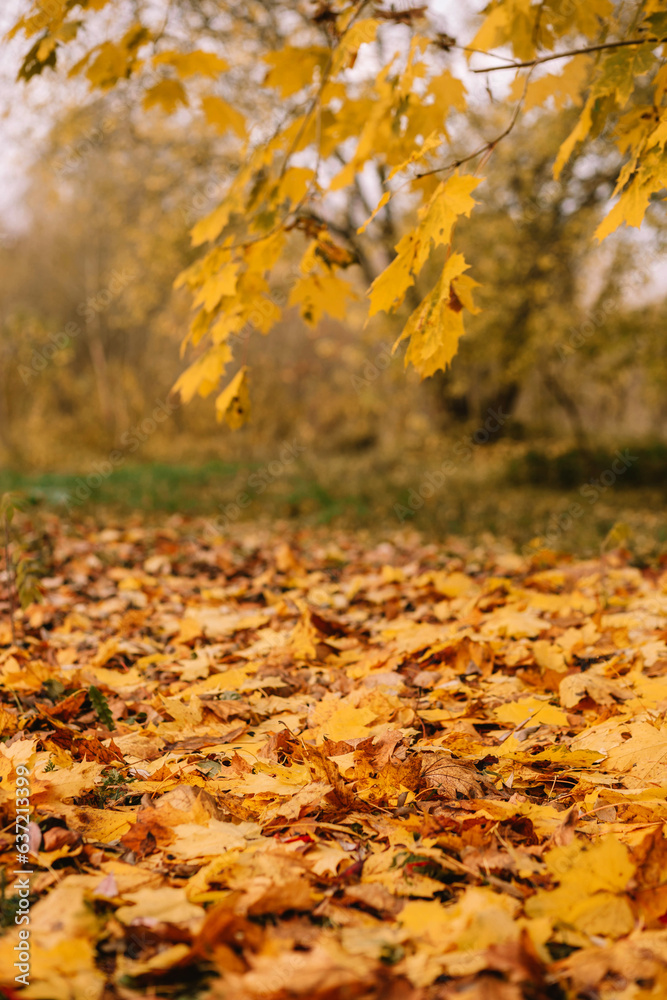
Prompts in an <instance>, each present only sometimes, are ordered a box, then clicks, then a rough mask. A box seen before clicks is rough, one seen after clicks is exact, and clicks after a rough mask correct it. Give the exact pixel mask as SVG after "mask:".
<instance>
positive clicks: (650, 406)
mask: <svg viewBox="0 0 667 1000" xmlns="http://www.w3.org/2000/svg"><path fill="white" fill-rule="evenodd" d="M571 117H572V116H571V114H569V115H568V113H567V112H562V113H554V112H549V111H546V112H539V113H536V114H535V116H534V118H533V120H532V121H529V122H527V123H526V124H525V125H523V126H521V127H520V128H519V129H518V130H517V132H516V135H515V136H514V138H513V141H512V143H511V144H506V145H501V146H499V148H498V149H497V150H496V151H495V152H494V154H493V155H494V169H493V171H489V178H488V179H487V180H486V181H485V183H484V184H483V185H482V186H481V187H480V188H479V191H478V197H479V199H480V204H479V205H478V207H477V209H476V210H475V212H474V213H473V214H472V216H471V218H470V219H469V220H466V221H465V222H464V223H461V224H460V229H459V232H458V239H459V240H460V243H461V247H462V249H463V251H464V252H466V253H467V254H468V256H470V257H472V256H473V251H474V257H475V259H476V268H475V278H476V280H478V281H479V282H480V284H481V288H480V290H479V293H478V294H479V301H480V305H482V310H481V312H480V313H479V314H478V315H476V316H474V317H472V318H471V320H470V321H469V323H468V333H467V335H466V336H465V337H464V339H463V341H462V342H461V347H460V351H459V354H458V356H457V357H456V358H455V360H454V363H453V365H452V367H451V369H450V370H449V371H448V372H447V373H445V374H439V375H438V376H435V377H434V378H432V379H428V380H426V381H425V382H420V381H419V379H418V378H416V377H415V376H414V374H413V373H410V372H408V373H407V374H406V373H405V372H404V370H403V365H402V361H401V358H400V353H401V352H400V350H399V352H398V353H397V355H396V356H394V357H393V358H391V356H390V349H391V345H392V344H393V341H394V339H395V337H396V335H397V333H398V331H399V329H400V323H401V321H402V319H403V318H404V316H400V315H399V316H398V317H396V319H390V318H387V317H385V320H384V323H383V324H377V323H376V324H374V326H373V329H372V331H371V330H368V329H365V328H364V310H363V304H362V302H361V301H360V302H359V303H354V302H352V303H351V305H350V307H349V309H348V311H347V313H346V315H345V316H344V318H342V319H341V320H331V319H324V320H323V321H322V323H321V324H320V327H319V328H318V329H316V330H309V329H306V328H305V326H304V324H303V323H302V321H301V320H300V319H299V317H298V315H297V312H296V310H295V309H293V310H291V311H289V312H288V313H287V316H286V317H285V319H284V320H283V321H282V322H281V324H280V326H279V328H278V330H277V331H276V335H274V336H271V337H267V338H264V337H262V336H261V335H260V334H258V333H257V332H254V333H252V334H249V335H248V337H247V339H246V340H245V342H244V343H243V345H242V347H241V353H242V356H243V359H244V361H247V362H249V363H251V364H252V379H253V383H252V387H253V406H254V417H253V421H252V423H251V425H250V426H249V427H248V428H245V429H243V430H242V431H240V432H239V434H238V435H232V434H230V433H229V432H228V431H226V430H223V429H220V428H219V427H217V426H215V425H214V424H213V423H212V421H211V406H210V404H209V403H208V402H207V401H196V402H195V403H193V404H192V405H191V406H190V407H188V408H184V409H181V410H180V411H179V412H178V413H177V414H176V416H175V418H174V420H173V422H170V426H169V429H168V433H167V431H166V430H165V432H164V433H160V434H157V435H154V436H153V437H152V438H151V440H150V441H148V442H146V446H145V448H144V449H142V451H141V457H144V458H150V457H156V456H164V455H167V454H168V455H170V456H172V457H173V456H177V457H181V458H182V457H185V456H190V457H199V458H203V457H211V456H214V455H215V456H217V457H219V456H221V455H222V456H224V455H229V456H235V455H238V454H242V453H247V449H248V448H251V449H252V451H253V454H257V455H259V456H261V455H262V454H263V453H264V452H266V453H268V452H269V451H270V450H271V448H272V447H273V445H274V443H275V442H276V441H280V440H282V439H284V438H285V437H289V436H291V435H292V436H293V435H298V436H300V437H301V438H302V439H304V440H305V441H307V442H308V443H309V444H311V445H313V446H314V447H315V448H317V449H318V450H321V451H322V452H323V453H327V452H331V451H332V450H333V451H336V450H338V451H341V452H346V451H348V452H349V451H371V450H373V449H379V450H380V451H382V452H383V453H387V452H391V451H392V450H394V451H395V452H396V453H397V454H400V453H401V451H402V450H403V449H404V448H408V449H412V450H419V449H423V450H424V452H425V453H427V452H428V451H429V450H432V449H433V448H434V447H436V448H437V446H438V441H439V440H440V439H441V438H444V439H446V438H447V436H451V435H453V434H457V433H459V431H460V429H461V428H466V427H468V428H471V429H473V430H474V428H475V427H477V426H479V425H480V423H483V421H484V415H485V413H486V412H487V410H488V409H489V407H491V408H494V407H495V408H498V407H500V408H501V409H502V411H503V412H504V413H506V414H509V415H510V416H511V419H509V420H508V421H507V422H506V424H504V426H503V428H502V432H501V433H500V434H498V436H497V440H500V438H501V437H503V438H505V439H506V440H507V439H510V440H513V441H523V442H531V441H533V442H535V441H541V440H549V441H551V442H553V441H559V442H560V443H561V445H562V446H563V447H569V446H570V445H571V444H575V445H577V446H578V447H580V448H582V449H587V448H591V447H592V446H593V445H594V444H595V443H596V442H597V441H598V440H599V439H600V438H603V439H604V438H606V439H609V440H611V439H613V438H614V436H615V435H616V434H617V433H618V431H619V429H620V428H623V431H624V433H625V435H626V436H627V434H628V433H629V434H630V435H632V436H634V437H636V438H645V437H651V438H657V439H660V440H661V439H662V438H663V433H664V432H663V426H664V421H663V419H662V415H663V406H664V404H663V399H662V397H663V393H662V386H663V385H664V367H665V346H664V338H663V336H662V325H663V315H664V310H665V303H664V297H663V295H662V293H661V287H660V281H659V278H660V263H659V262H660V254H661V252H662V247H663V245H664V232H663V226H662V222H663V215H664V213H662V212H661V211H658V210H657V209H655V210H654V209H652V210H651V214H650V221H651V227H650V229H648V230H647V231H646V232H644V231H643V232H642V235H641V239H639V238H637V237H633V238H630V237H628V236H623V235H619V236H617V237H615V238H614V240H612V241H609V244H605V245H603V246H602V247H598V246H596V245H595V244H594V243H593V242H592V240H591V238H590V234H591V232H592V230H593V228H594V225H595V221H596V218H597V217H598V216H600V215H601V212H602V207H603V205H604V203H605V202H606V201H607V200H608V198H609V194H610V190H611V183H612V177H613V174H614V171H615V169H617V163H616V162H615V157H614V155H613V153H611V154H610V153H609V150H608V147H607V146H606V145H605V142H604V139H601V140H598V143H597V148H594V149H592V150H591V153H590V155H589V157H588V158H587V159H586V160H584V161H579V162H578V163H577V165H576V166H575V168H574V169H573V170H572V169H571V170H569V172H568V171H566V172H565V173H564V174H563V176H562V177H561V179H560V181H559V182H558V183H557V182H555V181H554V180H553V179H552V176H551V165H552V163H553V158H554V155H555V152H556V150H557V148H558V145H559V143H560V142H561V141H562V138H563V136H564V135H565V134H567V131H568V130H569V128H570V126H571ZM137 119H138V120H137ZM468 141H470V140H469V139H468ZM234 169H235V165H234V162H233V160H232V159H226V157H225V152H224V147H222V148H221V144H220V143H219V142H215V141H214V140H212V139H211V137H210V135H208V134H206V133H205V132H204V131H201V133H197V131H196V130H195V129H194V128H192V127H191V126H190V127H189V128H188V129H187V130H186V131H184V130H183V129H182V128H179V127H178V125H175V124H174V123H169V122H165V121H164V120H163V119H162V118H160V117H159V116H157V115H156V116H151V115H143V116H137V115H136V114H132V115H131V114H129V113H127V111H126V110H125V112H123V109H122V108H121V110H120V111H119V110H118V108H117V107H116V105H115V103H114V100H113V99H112V98H110V97H109V98H105V97H103V98H101V99H100V100H99V101H97V102H96V103H95V104H94V105H93V106H92V107H90V108H88V109H86V110H85V111H78V110H74V111H71V112H70V113H69V114H68V116H67V117H66V119H65V120H64V121H63V122H62V123H59V124H58V125H57V126H56V127H55V128H54V129H53V130H52V132H51V133H50V135H49V136H48V141H46V142H45V143H44V145H43V148H42V149H41V150H40V155H39V157H38V159H37V160H36V162H35V163H34V164H33V165H32V167H31V169H30V182H29V189H28V196H27V203H28V204H29V206H30V215H29V222H28V224H27V225H26V226H25V227H24V229H23V230H22V231H20V232H18V233H17V234H15V235H13V236H12V238H11V240H10V241H7V240H6V241H5V245H4V246H3V247H0V255H1V257H2V269H1V272H0V275H1V276H0V282H1V283H2V285H1V289H0V308H1V310H2V312H1V318H2V326H1V333H0V349H1V351H2V359H3V363H2V369H1V375H0V421H1V422H0V447H2V449H3V453H4V461H5V462H9V463H11V464H12V465H17V466H20V467H34V468H40V467H45V466H51V467H62V466H63V464H65V465H67V466H68V467H76V466H77V464H85V462H86V461H89V460H90V459H91V458H92V457H94V456H96V455H100V454H103V453H105V452H107V451H108V450H109V449H110V448H111V447H113V445H114V442H117V441H118V440H119V439H120V437H121V436H122V435H123V433H124V432H127V431H129V430H130V429H131V428H132V427H133V425H134V424H136V422H137V421H138V420H140V419H141V418H142V417H143V416H144V415H145V414H146V413H147V412H149V410H150V409H151V407H152V406H153V405H154V402H155V400H156V399H157V398H160V399H163V398H166V397H167V394H168V393H169V390H170V388H171V386H172V385H173V383H174V381H175V379H176V377H177V375H178V373H179V370H180V362H179V344H180V341H181V339H182V337H183V333H184V330H185V329H186V326H187V322H188V313H189V302H188V300H187V296H186V295H185V294H184V293H183V292H182V291H181V290H174V288H173V285H172V282H173V278H174V275H175V274H177V273H178V271H179V270H180V269H181V268H182V267H184V266H186V265H187V264H188V263H189V262H190V260H191V259H192V257H193V251H192V250H191V249H190V240H189V235H188V233H189V229H190V228H191V227H192V225H193V223H194V222H195V221H196V220H197V218H199V217H201V216H202V215H204V214H206V212H207V211H209V210H210V207H211V205H212V204H215V199H216V198H217V197H219V194H220V189H221V186H222V184H223V183H224V178H225V176H226V175H227V173H228V172H229V171H233V170H234ZM363 198H364V192H363V190H362V189H361V187H359V188H358V190H357V191H356V192H355V194H354V196H353V197H351V198H349V199H348V200H347V201H345V202H344V203H343V204H341V207H340V211H339V214H338V216H337V217H336V218H334V219H330V220H329V224H330V226H331V227H333V228H334V229H335V231H336V232H337V233H339V234H340V239H341V241H342V242H343V243H344V244H345V245H346V246H348V247H349V249H350V252H351V253H354V254H356V256H357V258H358V259H359V260H360V261H361V262H362V265H363V267H362V268H360V269H359V271H360V272H361V273H360V274H359V282H358V293H359V296H360V297H361V295H362V293H363V281H364V280H366V281H367V280H368V277H369V276H372V275H373V274H375V273H377V271H378V270H379V269H381V267H382V266H384V264H385V263H386V261H387V260H389V259H391V247H392V246H393V244H394V243H395V242H396V241H397V239H398V238H399V236H400V234H401V232H402V227H403V220H402V218H401V216H400V214H398V215H397V214H396V213H393V214H392V215H391V216H389V217H388V218H387V220H386V221H385V224H384V230H383V233H382V239H381V240H380V241H378V237H377V234H374V235H373V238H372V241H371V240H370V239H369V238H367V237H365V236H358V235H357V233H356V229H357V226H358V223H359V220H360V218H363V214H364V211H365V208H364V207H363V205H360V204H355V202H356V201H359V202H361V201H362V200H363ZM468 251H470V252H469V253H468ZM436 268H437V262H436V263H434V264H433V265H431V270H432V271H433V270H435V269H436ZM364 271H365V272H366V273H365V274H364V273H363V272H364ZM284 272H285V273H284V278H283V279H282V280H283V282H284V285H285V289H284V290H283V292H282V294H283V300H284V298H285V297H286V294H287V291H288V288H289V281H290V278H289V263H287V264H286V265H285V267H284ZM429 278H430V275H428V274H427V275H426V276H425V281H424V284H428V280H429ZM277 294H278V295H280V294H281V291H280V289H278V292H277ZM406 311H407V310H406ZM72 324H74V327H76V333H75V334H74V335H73V336H69V335H68V334H67V333H66V331H67V330H68V329H73V327H72ZM63 336H64V337H66V339H67V341H68V343H67V344H66V345H65V346H61V347H58V346H57V345H58V344H59V343H60V344H62V343H63V340H62V338H63ZM53 344H56V348H57V349H56V350H55V351H54V350H53V346H52V345H53Z"/></svg>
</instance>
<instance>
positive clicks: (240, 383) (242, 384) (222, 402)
mask: <svg viewBox="0 0 667 1000" xmlns="http://www.w3.org/2000/svg"><path fill="white" fill-rule="evenodd" d="M215 414H216V417H217V418H218V421H222V420H223V419H224V420H226V421H227V424H228V425H229V426H230V427H231V428H232V430H236V429H237V428H238V427H241V426H242V425H243V424H244V423H245V422H246V420H247V419H248V417H249V416H250V397H249V394H248V368H247V367H246V366H245V365H244V366H243V367H242V368H240V369H239V370H238V372H237V373H236V375H235V376H234V378H233V379H232V380H231V382H230V383H229V385H228V386H226V387H225V388H224V389H223V391H222V392H221V393H220V395H219V396H218V398H217V399H216V401H215Z"/></svg>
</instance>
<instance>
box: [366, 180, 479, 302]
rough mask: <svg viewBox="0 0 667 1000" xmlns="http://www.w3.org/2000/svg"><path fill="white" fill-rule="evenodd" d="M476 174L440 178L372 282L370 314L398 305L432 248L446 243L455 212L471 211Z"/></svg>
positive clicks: (454, 219)
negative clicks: (413, 225) (392, 256)
mask: <svg viewBox="0 0 667 1000" xmlns="http://www.w3.org/2000/svg"><path fill="white" fill-rule="evenodd" d="M480 183H481V180H480V178H478V177H469V176H467V177H459V176H458V175H455V176H454V177H450V178H449V180H446V181H442V182H441V183H440V184H439V185H438V187H437V188H436V190H435V191H434V193H433V195H432V196H431V198H430V200H429V201H428V203H427V204H426V205H425V206H424V207H423V208H422V209H421V210H420V212H419V223H418V225H417V227H416V228H415V229H414V230H412V231H411V232H408V233H406V235H405V236H403V237H402V239H401V240H400V241H399V243H398V244H397V245H396V257H395V258H394V260H393V261H392V262H391V264H390V265H389V266H388V267H387V268H385V270H384V271H383V272H382V274H381V275H380V276H379V277H378V278H376V279H375V281H374V282H373V284H372V285H371V288H370V292H369V298H370V308H369V315H370V316H374V315H375V314H376V313H377V312H380V310H384V311H385V312H391V311H393V310H394V309H396V308H398V306H400V305H401V303H402V302H403V299H404V298H405V293H406V292H407V290H408V288H409V287H410V286H411V285H413V284H414V282H415V280H416V278H417V277H418V275H419V273H420V271H421V269H422V268H423V266H424V264H425V263H426V261H427V260H428V258H429V257H430V255H431V252H432V250H434V249H435V248H436V247H439V246H446V245H448V244H449V242H450V239H451V235H452V229H453V228H454V223H455V222H456V220H457V218H458V216H460V215H465V216H467V215H470V212H471V211H472V208H473V206H474V204H475V200H474V198H472V197H471V196H470V193H471V191H474V190H475V188H476V187H477V185H478V184H480Z"/></svg>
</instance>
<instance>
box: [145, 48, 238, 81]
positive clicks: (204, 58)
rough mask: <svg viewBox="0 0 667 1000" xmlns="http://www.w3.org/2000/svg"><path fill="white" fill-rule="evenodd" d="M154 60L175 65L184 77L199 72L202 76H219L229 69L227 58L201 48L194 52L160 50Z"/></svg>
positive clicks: (158, 63) (156, 62) (157, 63)
mask: <svg viewBox="0 0 667 1000" xmlns="http://www.w3.org/2000/svg"><path fill="white" fill-rule="evenodd" d="M153 62H154V64H155V65H156V66H157V65H165V64H166V65H167V66H173V68H174V69H175V70H176V72H177V73H178V75H179V76H182V77H188V76H195V75H196V74H197V73H200V74H201V75H202V76H218V75H219V74H220V73H224V72H225V71H226V70H228V69H229V63H228V62H227V60H226V59H223V58H222V57H221V56H218V55H216V54H215V52H203V51H202V50H201V49H198V50H196V51H194V52H175V51H173V50H169V51H167V52H160V53H158V55H156V56H155V57H154V58H153Z"/></svg>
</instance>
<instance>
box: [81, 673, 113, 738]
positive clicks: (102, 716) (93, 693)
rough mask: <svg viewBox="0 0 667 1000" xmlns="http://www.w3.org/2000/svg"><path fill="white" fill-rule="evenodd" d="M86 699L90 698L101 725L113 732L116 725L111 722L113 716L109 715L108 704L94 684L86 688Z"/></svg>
mask: <svg viewBox="0 0 667 1000" xmlns="http://www.w3.org/2000/svg"><path fill="white" fill-rule="evenodd" d="M88 697H89V698H90V703H91V705H92V706H93V709H94V710H95V713H96V715H97V718H98V719H99V720H100V722H101V723H102V725H104V726H106V727H107V729H108V730H110V731H113V730H114V729H115V728H116V723H115V722H114V721H113V715H112V714H111V709H110V708H109V702H108V701H107V700H106V698H105V696H104V695H103V694H102V692H101V691H100V689H99V688H96V687H95V685H94V684H91V685H90V687H89V688H88Z"/></svg>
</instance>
